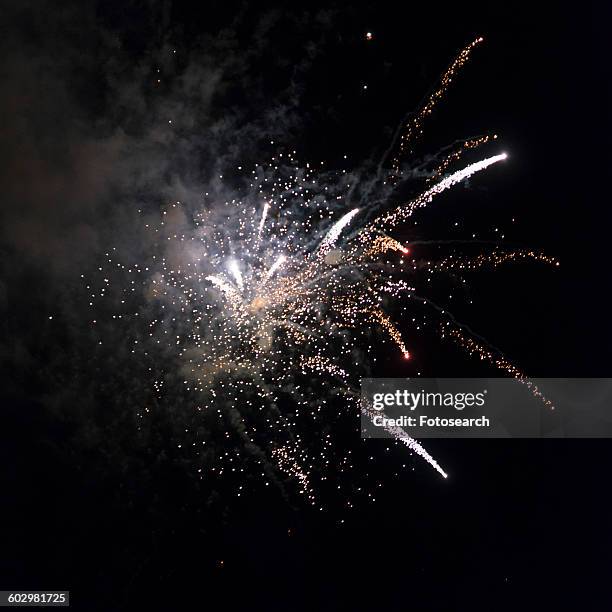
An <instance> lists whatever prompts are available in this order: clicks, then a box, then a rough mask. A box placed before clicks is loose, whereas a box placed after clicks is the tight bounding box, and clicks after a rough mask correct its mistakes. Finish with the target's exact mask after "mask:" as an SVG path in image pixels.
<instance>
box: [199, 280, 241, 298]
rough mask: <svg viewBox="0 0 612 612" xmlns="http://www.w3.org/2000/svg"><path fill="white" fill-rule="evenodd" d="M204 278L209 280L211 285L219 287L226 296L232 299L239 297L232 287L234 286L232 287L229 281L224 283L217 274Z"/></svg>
mask: <svg viewBox="0 0 612 612" xmlns="http://www.w3.org/2000/svg"><path fill="white" fill-rule="evenodd" d="M206 280H207V281H210V282H211V283H212V284H213V285H215V286H216V287H218V288H219V289H221V291H223V293H225V294H226V295H227V296H228V297H230V298H232V299H236V298H239V296H238V292H237V291H236V289H234V287H232V286H231V285H230V284H229V283H226V282H225V281H224V280H223V279H222V278H220V277H219V276H212V275H211V276H207V277H206Z"/></svg>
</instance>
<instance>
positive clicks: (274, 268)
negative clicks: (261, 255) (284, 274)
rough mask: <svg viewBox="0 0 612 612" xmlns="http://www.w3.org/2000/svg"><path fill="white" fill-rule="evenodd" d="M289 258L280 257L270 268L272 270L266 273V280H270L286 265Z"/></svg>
mask: <svg viewBox="0 0 612 612" xmlns="http://www.w3.org/2000/svg"><path fill="white" fill-rule="evenodd" d="M285 261H287V258H286V257H285V256H284V255H279V257H278V259H277V260H276V261H275V262H274V263H273V264H272V266H270V269H269V270H268V272H267V273H266V280H267V279H269V278H270V277H271V276H272V275H273V274H274V273H275V272H276V271H277V270H278V269H279V268H280V267H281V266H282V265H283V264H284V263H285Z"/></svg>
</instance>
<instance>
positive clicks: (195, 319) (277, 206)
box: [91, 39, 556, 504]
mask: <svg viewBox="0 0 612 612" xmlns="http://www.w3.org/2000/svg"><path fill="white" fill-rule="evenodd" d="M481 40H482V39H478V40H476V41H474V42H473V43H471V44H470V45H468V47H466V48H465V49H464V50H462V51H461V53H460V54H459V55H458V57H457V58H456V59H455V61H454V62H453V63H452V64H451V66H450V67H449V69H448V70H447V71H446V72H445V73H444V74H443V76H442V78H441V81H440V84H439V86H438V87H437V88H436V89H435V90H434V92H433V94H432V95H431V96H430V97H429V98H428V99H427V100H426V102H425V105H424V106H423V108H422V109H420V110H419V111H418V112H417V113H415V114H414V115H412V116H410V117H409V118H408V120H407V121H406V122H405V123H404V125H403V129H402V131H401V132H400V133H399V134H398V137H397V138H396V139H395V140H396V141H397V142H396V143H395V147H396V151H394V152H393V154H392V155H391V154H386V155H385V157H384V158H383V160H382V161H381V162H380V164H378V166H377V167H376V168H375V169H374V170H373V175H371V176H369V177H368V178H367V179H366V180H363V185H364V186H363V187H360V186H359V184H358V183H359V177H357V176H356V175H354V174H349V175H347V174H346V173H337V174H335V173H329V172H328V173H324V172H322V171H321V170H316V169H315V168H313V167H311V166H310V165H309V164H306V165H305V166H302V165H300V164H299V163H298V161H297V159H296V157H295V152H291V153H285V154H283V153H279V154H278V155H277V156H275V157H273V158H272V160H271V162H270V163H268V164H266V165H256V166H255V167H254V168H253V169H252V171H251V173H250V175H249V176H248V187H247V189H246V190H245V192H244V193H243V194H242V195H240V196H238V195H236V197H235V198H233V199H231V200H227V201H225V202H218V201H214V198H213V197H209V198H208V199H206V200H205V202H204V204H203V205H202V206H201V207H200V208H199V209H198V210H195V211H193V210H192V211H190V210H189V207H187V206H183V205H182V204H181V203H179V202H176V203H173V204H171V205H170V206H168V207H167V209H166V210H164V211H163V214H162V215H161V219H160V220H159V222H158V223H153V222H151V223H147V224H146V226H147V231H149V232H150V234H151V238H152V240H151V243H152V244H153V245H154V247H153V249H152V252H151V254H150V255H149V259H148V260H147V262H146V263H140V264H134V265H132V266H126V265H125V264H122V263H118V262H117V261H116V260H115V255H114V253H109V254H107V256H108V259H107V268H101V269H100V270H101V271H102V272H103V274H106V270H107V269H108V268H112V269H117V268H120V269H121V270H122V271H124V272H125V273H127V274H128V275H129V278H130V280H129V282H128V283H127V285H125V284H124V285H123V286H122V287H121V289H120V290H119V294H120V296H121V297H122V299H121V300H120V301H121V304H122V305H123V308H122V310H121V311H117V312H115V313H114V314H113V317H115V318H131V319H132V320H135V319H138V320H139V321H140V322H141V324H142V325H143V326H144V329H145V332H146V333H144V334H142V335H141V336H139V337H137V338H135V339H133V340H132V341H133V342H134V351H136V350H143V351H146V350H147V349H146V347H147V346H149V345H158V346H159V345H161V346H163V347H164V348H165V350H166V351H167V354H170V355H171V356H172V358H171V359H168V364H171V367H169V368H168V369H167V370H164V369H158V375H157V376H156V377H155V381H154V383H153V384H154V387H155V389H156V391H157V392H158V393H159V394H162V393H163V390H164V388H165V385H166V383H167V380H168V378H169V377H172V376H176V375H177V373H178V375H179V376H180V379H181V383H182V385H183V387H184V390H185V391H186V392H188V393H190V394H193V397H194V405H195V406H196V407H197V410H198V412H199V414H200V415H201V418H202V419H205V418H208V419H216V420H217V421H218V423H220V424H221V426H220V427H219V428H217V429H218V431H219V432H221V433H218V434H217V435H219V436H221V437H225V438H230V437H234V438H237V439H238V440H239V441H240V444H242V445H243V446H244V448H246V449H248V453H249V454H250V455H251V456H252V457H253V459H254V461H255V462H256V463H257V465H258V466H259V468H260V471H261V474H262V475H263V476H264V478H265V479H266V481H267V482H273V483H275V484H278V485H279V486H281V487H282V486H283V485H282V484H281V481H282V480H283V479H285V478H287V477H288V478H290V479H292V480H293V481H294V482H295V487H296V489H297V490H298V491H299V492H300V493H301V494H302V495H303V496H304V497H305V498H306V499H307V500H309V501H310V502H312V503H313V504H315V503H317V501H316V500H317V494H316V487H315V486H314V485H313V479H314V478H318V479H319V480H325V476H320V474H321V473H325V470H328V469H331V466H332V464H334V463H335V464H336V465H335V466H334V467H335V468H336V469H339V470H345V469H348V466H349V464H350V461H351V459H350V456H347V457H345V458H344V459H342V460H341V461H339V460H338V459H337V458H334V457H336V455H334V451H333V448H334V441H333V434H334V427H336V426H339V425H338V424H339V423H340V422H341V421H340V420H339V419H338V418H337V415H336V414H334V411H337V410H338V409H337V406H338V405H339V404H340V403H342V404H344V405H346V406H347V407H348V408H347V411H348V412H349V414H350V415H351V418H353V420H356V419H355V416H356V414H358V411H359V410H362V411H363V412H364V414H366V415H368V416H369V415H370V413H369V410H368V407H367V406H361V403H360V401H359V395H358V393H357V391H356V389H357V382H358V380H359V378H360V376H362V375H363V374H364V372H366V371H367V356H368V355H370V354H371V353H372V346H373V344H374V343H375V342H377V341H384V340H385V339H386V340H387V341H389V342H390V343H391V344H392V345H393V346H394V347H395V348H396V350H397V354H398V356H399V357H400V358H402V359H410V357H411V353H410V346H409V343H408V341H407V340H406V339H405V338H404V336H403V334H402V330H401V329H400V326H399V325H398V324H397V323H396V322H394V320H393V318H392V316H391V315H392V311H393V308H392V307H391V308H389V301H390V300H393V298H402V299H403V300H404V301H407V302H408V303H409V302H410V300H414V301H416V302H424V303H426V304H429V303H430V302H429V300H428V299H427V298H426V297H424V296H420V295H418V294H417V291H416V289H415V288H414V287H413V286H411V285H410V284H409V283H408V281H407V280H406V278H407V277H408V276H409V275H415V274H419V273H421V272H423V271H424V272H426V273H428V274H433V273H440V272H454V273H458V272H462V271H469V270H475V269H479V268H482V267H485V266H496V265H500V264H502V263H505V262H507V261H513V260H525V259H530V260H534V261H542V262H545V263H549V264H556V262H555V261H554V260H553V259H552V258H550V257H547V256H545V255H542V254H540V253H537V252H535V251H532V250H521V251H506V250H502V249H500V248H496V249H494V250H493V251H492V252H490V253H488V254H479V255H477V256H476V257H473V258H469V257H465V256H457V255H452V256H447V257H445V258H442V259H439V260H437V261H422V260H419V259H410V258H409V257H410V256H412V255H414V253H413V250H414V248H418V247H417V246H416V244H406V243H404V242H402V241H401V240H400V239H398V238H395V237H393V236H392V233H393V231H394V230H395V229H396V228H397V226H399V225H400V224H406V223H407V222H408V221H409V220H410V219H411V217H412V216H413V215H415V214H416V213H418V211H419V210H420V209H422V208H424V207H426V206H427V205H429V204H430V203H431V202H432V201H433V200H434V198H435V197H437V196H438V195H440V194H441V193H443V192H445V191H446V190H449V189H451V188H452V187H453V186H454V185H456V184H458V183H460V182H462V181H465V180H466V179H469V178H470V177H472V176H474V175H475V174H477V173H479V172H482V171H484V170H486V169H487V168H489V167H490V166H492V165H494V164H498V163H500V162H502V161H503V160H504V159H506V154H505V153H503V152H501V153H500V152H496V153H495V154H493V155H491V156H488V157H485V158H483V159H481V160H479V161H475V162H473V163H470V164H467V165H464V166H463V167H462V168H459V169H457V170H454V171H452V172H449V170H450V168H451V166H452V164H456V163H459V162H460V161H461V159H462V157H463V156H464V154H466V153H468V152H469V151H472V150H475V149H477V148H479V147H482V146H485V145H488V144H491V143H494V142H495V141H496V137H494V136H481V137H477V138H470V139H467V140H465V141H462V142H460V143H458V144H457V145H455V146H452V147H450V149H446V150H444V151H443V152H442V153H441V154H439V155H437V156H434V157H433V158H432V159H433V162H431V163H430V166H431V167H429V168H428V169H427V172H426V176H425V184H424V187H423V189H422V191H421V192H420V193H419V194H418V195H417V196H416V197H412V198H410V199H409V200H408V201H406V202H405V203H403V204H400V205H397V204H396V205H391V202H392V201H393V198H394V197H395V194H397V193H398V192H397V187H398V185H401V184H403V183H404V182H405V180H406V177H407V176H409V175H410V173H408V172H406V166H405V164H406V162H405V161H404V160H405V158H406V156H407V155H408V154H409V153H411V152H412V147H413V145H414V141H415V140H416V139H417V138H418V137H420V135H421V134H422V131H423V123H424V121H425V119H426V118H427V117H428V116H429V115H430V114H431V113H432V111H433V109H434V107H435V105H436V104H437V103H438V102H439V100H441V99H442V98H443V97H444V93H445V92H446V90H447V88H448V86H449V85H450V83H451V81H452V80H453V79H454V77H455V75H456V73H457V71H458V70H459V69H460V68H461V67H462V66H463V65H464V64H465V63H466V61H467V60H468V58H469V55H470V53H471V52H472V50H473V48H474V46H476V45H477V44H478V43H480V42H481ZM386 158H390V159H391V163H390V164H389V168H388V169H386V168H385V159H386ZM356 199H357V200H358V201H357V202H355V200H356ZM354 204H359V205H354ZM109 283H110V281H109V279H108V277H105V278H104V281H103V286H102V289H101V290H100V291H97V292H95V293H93V294H92V296H93V297H95V298H98V297H99V296H104V295H106V294H107V289H108V285H109ZM139 296H144V298H145V299H144V302H145V304H144V306H143V305H142V300H140V301H138V297H139ZM91 304H92V307H93V306H94V305H95V300H93V298H92V302H91ZM134 304H136V306H135V307H134V308H133V305H134ZM434 308H435V306H434ZM151 313H154V314H151ZM436 314H437V315H438V316H439V317H440V320H441V330H442V334H443V335H448V336H450V337H451V338H453V339H455V340H456V341H457V342H458V343H459V344H460V345H461V346H463V347H464V348H465V349H467V351H468V352H472V353H474V352H476V353H477V354H478V355H479V356H480V357H481V358H482V359H487V360H488V361H490V362H491V363H493V364H494V365H497V366H499V367H500V368H501V369H502V370H503V371H504V372H505V373H507V374H509V375H511V376H514V377H516V378H518V379H521V380H522V379H523V378H524V376H523V374H522V373H521V372H520V370H519V369H518V368H516V367H515V366H513V365H512V364H510V363H509V362H508V361H507V360H506V359H505V358H503V357H501V356H499V355H496V353H495V352H494V351H493V350H492V349H489V348H487V347H486V346H483V345H482V344H479V343H477V342H476V341H475V340H474V339H471V338H469V337H468V336H466V335H465V333H466V332H465V330H464V329H462V328H461V326H459V325H458V324H457V323H456V321H455V320H454V319H450V318H449V317H448V316H447V313H445V312H444V311H443V310H440V309H437V311H436ZM451 321H452V327H450V328H449V327H448V326H449V325H451V323H450V322H451ZM534 392H537V393H539V391H537V390H535V391H534ZM208 422H210V420H209V421H208ZM313 432H316V435H314V436H313ZM390 433H391V434H392V435H393V437H394V438H396V440H397V441H398V442H399V443H403V444H405V445H406V446H407V447H408V448H409V449H410V450H411V451H412V452H414V453H415V454H416V455H418V456H420V457H422V458H423V459H424V460H426V461H427V462H428V463H429V464H430V465H431V466H432V467H433V468H435V469H436V470H437V471H438V472H439V473H440V474H441V475H443V476H444V477H446V472H445V471H444V469H443V468H442V467H441V466H440V465H439V464H438V463H437V461H436V460H435V459H434V458H433V457H432V456H431V455H430V454H429V453H428V452H427V451H426V450H425V449H424V448H423V447H422V445H421V444H420V443H419V442H417V441H416V440H414V439H412V438H410V437H409V436H408V435H407V434H406V432H404V431H403V430H401V429H400V428H394V429H393V430H392V431H390ZM313 438H316V439H317V440H318V443H317V444H313V443H312V440H313ZM203 443H204V442H203ZM193 445H195V443H193ZM349 455H350V452H349ZM231 461H232V456H229V455H228V452H227V451H226V452H225V453H224V454H223V453H218V456H217V457H216V463H215V464H214V465H212V466H209V470H210V472H211V473H215V474H217V475H219V476H221V475H223V473H225V472H228V471H230V470H232V469H235V465H234V466H232V465H231ZM317 474H318V475H319V476H316V475H317Z"/></svg>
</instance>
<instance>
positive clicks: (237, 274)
mask: <svg viewBox="0 0 612 612" xmlns="http://www.w3.org/2000/svg"><path fill="white" fill-rule="evenodd" d="M227 267H228V269H229V271H230V272H231V273H232V276H233V277H234V280H235V281H236V284H237V285H238V289H240V291H242V289H243V288H244V282H243V280H242V272H241V271H240V268H239V266H238V262H237V261H236V260H235V259H230V260H229V262H228V264H227Z"/></svg>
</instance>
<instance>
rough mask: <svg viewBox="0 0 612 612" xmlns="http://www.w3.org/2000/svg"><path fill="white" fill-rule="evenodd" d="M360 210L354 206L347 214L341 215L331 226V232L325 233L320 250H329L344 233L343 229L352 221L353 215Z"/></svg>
mask: <svg viewBox="0 0 612 612" xmlns="http://www.w3.org/2000/svg"><path fill="white" fill-rule="evenodd" d="M358 212H359V209H358V208H353V210H351V211H350V212H347V213H346V215H344V216H342V217H340V219H338V221H336V222H335V223H334V224H333V225H332V226H331V228H330V230H329V232H327V234H326V235H325V238H323V240H321V244H320V245H319V250H320V251H322V252H325V251H328V250H329V249H330V248H331V247H332V246H333V245H334V243H335V242H336V240H338V236H340V234H341V233H342V230H343V229H344V228H345V227H346V226H347V225H348V224H349V223H350V222H351V221H352V219H353V217H354V216H355V215H356V214H357V213H358Z"/></svg>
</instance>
